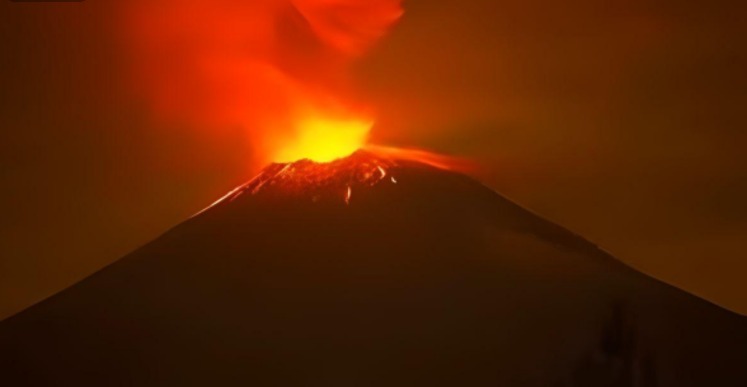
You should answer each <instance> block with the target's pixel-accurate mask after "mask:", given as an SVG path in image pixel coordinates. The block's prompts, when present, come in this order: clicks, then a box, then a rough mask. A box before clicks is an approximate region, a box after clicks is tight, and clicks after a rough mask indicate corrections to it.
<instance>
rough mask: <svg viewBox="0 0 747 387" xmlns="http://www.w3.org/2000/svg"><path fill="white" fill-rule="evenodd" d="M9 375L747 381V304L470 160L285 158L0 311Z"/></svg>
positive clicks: (96, 379)
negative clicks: (546, 214)
mask: <svg viewBox="0 0 747 387" xmlns="http://www.w3.org/2000/svg"><path fill="white" fill-rule="evenodd" d="M0 385H3V386H5V385H7V386H208V385H210V386H232V385H242V386H325V387H331V386H345V387H350V386H361V387H365V386H371V387H374V386H375V387H382V386H408V387H412V386H672V387H674V386H677V387H683V386H734V387H738V386H739V387H744V386H747V319H745V318H744V317H742V316H739V315H736V314H734V313H731V312H729V311H726V310H724V309H721V308H719V307H717V306H714V305H712V304H710V303H708V302H706V301H703V300H701V299H698V298H696V297H694V296H692V295H689V294H687V293H685V292H682V291H680V290H678V289H675V288H673V287H671V286H668V285H666V284H663V283H661V282H659V281H657V280H655V279H652V278H649V277H647V276H645V275H643V274H641V273H639V272H636V271H634V270H632V269H630V268H628V267H627V266H625V265H624V264H622V263H621V262H619V261H618V260H616V259H614V258H613V257H611V256H609V255H608V254H606V253H605V252H604V251H602V250H600V249H599V248H597V247H596V246H594V245H593V244H591V243H589V242H587V241H585V240H584V239H582V238H580V237H579V236H577V235H574V234H573V233H571V232H568V231H567V230H565V229H563V228H561V227H559V226H557V225H554V224H552V223H549V222H547V221H545V220H543V219H541V218H539V217H537V216H535V215H533V214H532V213H530V212H528V211H526V210H524V209H522V208H520V207H519V206H517V205H515V204H513V203H512V202H510V201H508V200H506V199H504V198H503V197H501V196H500V195H498V194H496V193H495V192H493V191H491V190H490V189H488V188H486V187H484V186H483V185H481V184H480V183H478V182H476V181H475V180H472V179H470V178H469V177H467V176H465V175H462V174H459V173H454V172H449V171H445V170H441V169H438V168H434V167H431V166H428V165H425V164H420V163H417V162H412V161H403V160H396V159H393V158H389V157H380V156H377V155H374V154H371V153H366V152H359V153H356V154H354V155H352V156H350V157H348V158H345V159H341V160H338V161H335V162H333V163H328V164H316V163H312V162H310V161H299V162H296V163H291V164H276V165H271V166H269V167H268V168H267V169H265V170H264V171H263V172H262V173H261V174H260V175H259V176H257V177H256V178H255V179H253V180H252V181H251V182H249V183H247V184H246V185H243V186H241V187H239V188H237V189H236V190H234V191H232V192H231V193H229V194H228V195H226V196H225V197H224V198H222V199H221V200H219V201H218V202H216V203H215V204H214V205H212V206H211V207H209V208H207V209H206V210H204V211H203V212H201V213H199V214H198V215H196V216H194V217H193V218H191V219H189V220H188V221H186V222H184V223H183V224H181V225H179V226H177V227H175V228H173V229H172V230H170V231H168V232H167V233H165V234H164V235H162V236H161V237H159V238H158V239H156V240H155V241H153V242H151V243H149V244H147V245H145V246H144V247H142V248H140V249H139V250H137V251H135V252H133V253H132V254H130V255H128V256H126V257H124V258H122V259H120V260H119V261H117V262H115V263H114V264H112V265H110V266H108V267H106V268H105V269H103V270H101V271H99V272H97V273H95V274H93V275H91V276H90V277H88V278H87V279H85V280H83V281H81V282H79V283H78V284H76V285H74V286H72V287H71V288H69V289H67V290H64V291H62V292H60V293H59V294H57V295H55V296H53V297H51V298H49V299H47V300H46V301H43V302H41V303H39V304H37V305H35V306H33V307H31V308H29V309H28V310H26V311H24V312H22V313H20V314H18V315H16V316H14V317H11V318H9V319H7V320H5V321H3V322H2V323H0Z"/></svg>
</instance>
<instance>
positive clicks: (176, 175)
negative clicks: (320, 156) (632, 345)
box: [0, 0, 747, 317]
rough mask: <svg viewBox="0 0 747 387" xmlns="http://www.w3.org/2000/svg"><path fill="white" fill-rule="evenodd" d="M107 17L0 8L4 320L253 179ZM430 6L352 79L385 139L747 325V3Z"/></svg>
mask: <svg viewBox="0 0 747 387" xmlns="http://www.w3.org/2000/svg"><path fill="white" fill-rule="evenodd" d="M114 3H115V2H112V1H108V2H107V1H94V0H88V1H86V2H83V3H68V4H65V3H58V4H54V3H27V4H19V3H10V2H1V3H0V128H1V129H0V149H1V151H0V165H2V168H1V169H0V188H2V189H1V190H0V210H2V214H3V216H2V217H1V218H0V317H3V316H7V315H9V314H12V313H14V312H16V311H18V310H20V309H22V308H24V307H26V306H28V305H30V304H31V303H33V302H35V301H38V300H39V299H41V298H44V297H46V296H48V295H51V294H52V293H54V292H56V291H59V290H60V289H62V288H64V287H66V286H68V285H70V284H72V283H73V282H75V281H77V280H79V279H81V278H82V277H84V276H86V275H88V274H90V273H92V272H93V271H95V270H97V269H98V268H100V267H102V266H103V265H105V264H107V263H109V262H112V261H113V260H115V259H117V258H118V257H120V256H122V255H124V254H126V253H127V252H129V251H131V250H132V249H134V248H136V247H138V246H140V245H142V244H143V243H145V242H147V241H149V240H151V239H153V238H154V237H156V236H158V235H159V234H160V233H161V232H163V231H165V230H166V229H168V228H169V227H171V226H173V225H175V224H177V223H178V222H180V221H181V220H183V219H185V218H186V217H188V216H189V215H190V214H192V213H194V212H196V211H198V210H199V209H201V208H202V207H203V206H205V205H207V204H209V203H210V202H212V201H213V200H214V199H216V198H217V197H219V196H221V195H222V194H223V193H225V192H226V191H228V190H229V189H231V188H233V187H234V186H235V185H238V184H239V183H241V182H243V181H245V180H248V179H249V178H250V177H251V174H252V173H253V172H254V171H256V169H257V168H259V167H260V166H257V165H251V163H250V161H251V160H253V157H252V155H251V154H249V152H251V151H250V149H251V146H250V144H247V142H248V141H247V137H246V135H245V133H244V132H243V131H242V129H241V128H229V129H226V128H222V129H221V130H220V131H214V130H210V128H205V127H199V125H193V124H190V123H189V122H175V121H164V120H160V119H157V117H155V116H154V115H153V114H152V112H151V111H150V108H149V105H148V103H147V101H146V100H145V99H144V98H142V97H140V96H139V95H137V94H135V93H133V92H132V90H131V89H132V88H131V87H129V86H131V85H128V84H127V80H128V79H129V76H128V64H129V63H130V61H131V59H132V58H130V57H128V53H127V50H125V49H124V48H123V47H122V45H121V43H120V40H119V39H118V30H117V27H116V26H117V20H118V17H117V16H118V15H117V12H116V8H115V7H113V6H112V5H111V4H114ZM688 3H695V2H681V1H668V0H667V1H652V0H646V1H644V0H625V1H623V0H619V1H618V0H613V1H591V0H566V1H532V0H529V1H527V0H523V1H513V0H512V1H496V0H479V1H468V0H459V1H457V0H448V1H447V0H419V1H405V10H406V13H405V15H404V17H403V19H402V20H401V22H400V23H399V24H398V25H397V26H396V27H395V28H394V30H393V31H392V33H391V34H390V35H389V36H388V37H387V38H386V39H385V40H384V41H383V42H382V43H381V44H380V45H379V46H378V47H377V48H376V49H375V50H374V51H373V52H372V53H371V54H370V56H369V57H367V58H366V59H365V60H364V61H363V62H362V63H361V64H360V65H359V66H358V67H357V68H356V69H355V71H356V75H357V76H356V79H357V81H358V83H359V85H358V87H359V90H360V95H362V96H365V97H366V98H367V99H368V100H369V101H370V102H371V103H372V105H373V106H376V107H377V110H378V112H377V117H378V121H377V126H376V128H375V130H374V133H373V135H374V138H375V139H376V140H377V141H379V142H382V143H385V144H398V145H408V146H418V147H425V148H431V149H435V150H438V151H441V152H445V153H450V154H455V155H461V156H464V157H468V158H471V159H474V160H476V161H477V162H478V165H479V166H480V167H479V169H478V170H475V171H473V172H472V174H473V175H474V176H475V177H477V178H479V179H480V180H482V181H484V182H485V183H486V184H488V185H489V186H491V187H493V188H495V189H497V190H498V191H500V192H501V193H503V194H505V195H506V196H508V197H509V198H511V199H513V200H516V201H517V202H519V203H521V204H522V205H524V206H526V207H527V208H529V209H531V210H533V211H535V212H537V213H539V214H541V215H543V216H545V217H547V218H549V219H551V220H553V221H556V222H558V223H560V224H562V225H564V226H566V227H568V228H569V229H571V230H573V231H576V232H578V233H580V234H582V235H584V236H586V237H587V238H588V239H590V240H592V241H594V242H596V243H597V244H599V245H600V246H602V247H603V248H604V249H606V250H608V251H609V252H611V253H612V254H614V255H615V256H617V257H619V258H620V259H622V260H624V261H625V262H628V263H629V264H631V265H633V266H635V267H637V268H639V269H640V270H642V271H644V272H646V273H648V274H651V275H653V276H655V277H657V278H660V279H662V280H664V281H666V282H669V283H672V284H674V285H676V286H678V287H681V288H683V289H686V290H688V291H690V292H692V293H695V294H697V295H700V296H702V297H705V298H707V299H709V300H712V301H714V302H716V303H718V304H720V305H723V306H726V307H729V308H731V309H733V310H736V311H738V312H741V313H747V281H745V277H747V202H746V201H745V199H744V198H745V197H747V152H745V146H746V145H747V118H745V115H744V112H745V106H747V73H746V72H745V70H744V69H747V39H745V38H744V37H745V36H747V25H745V23H744V20H745V17H747V9H746V7H747V6H745V5H742V4H743V2H736V1H734V2H729V1H723V0H715V1H710V2H699V3H700V4H688Z"/></svg>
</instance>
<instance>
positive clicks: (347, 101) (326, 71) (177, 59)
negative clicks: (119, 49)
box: [123, 0, 403, 161]
mask: <svg viewBox="0 0 747 387" xmlns="http://www.w3.org/2000/svg"><path fill="white" fill-rule="evenodd" d="M400 3H401V1H400V0H251V1H246V0H244V1H242V0H193V1H177V0H158V1H152V0H128V2H127V5H123V7H125V8H126V10H125V11H126V12H124V15H126V17H125V20H124V25H125V32H126V34H125V37H126V39H127V43H128V47H129V49H130V54H131V58H132V63H131V65H132V68H133V70H134V71H133V74H134V76H135V79H134V82H133V83H134V84H135V85H137V87H138V91H139V92H141V93H142V94H143V95H145V96H146V97H147V99H148V101H149V102H150V103H151V104H152V107H153V110H154V111H155V112H156V113H157V114H158V115H160V116H162V117H165V118H169V119H178V120H186V121H189V122H193V123H195V124H197V125H199V126H202V127H206V128H211V129H218V128H221V127H229V126H236V125H239V126H241V127H242V128H243V129H244V130H245V131H246V133H247V138H248V140H249V141H250V142H251V144H252V147H253V149H254V153H255V157H257V158H259V159H260V160H262V161H289V160H282V159H291V158H301V157H309V156H312V157H314V156H318V158H320V159H324V158H330V156H334V155H335V152H339V151H341V150H338V149H332V148H334V147H335V146H336V145H335V144H336V143H340V144H342V145H344V146H348V147H353V146H355V147H357V146H359V145H362V143H364V142H365V138H366V136H367V132H368V130H369V129H370V125H371V123H372V118H373V117H371V115H370V114H371V113H370V110H369V109H368V107H367V106H366V105H365V104H364V103H361V101H362V98H360V96H358V95H356V93H355V90H354V87H352V82H351V79H350V72H349V71H348V70H349V68H350V66H351V64H352V63H353V62H354V61H355V60H356V59H358V58H359V57H361V56H362V55H364V54H365V53H366V52H367V51H368V50H369V49H370V48H371V47H372V45H374V44H375V43H376V42H377V41H378V40H379V39H380V38H381V37H382V36H384V35H385V34H386V32H387V31H388V29H389V27H390V26H391V25H392V24H393V23H394V22H396V21H397V19H398V18H399V17H400V16H401V15H402V12H403V11H402V8H401V4H400ZM343 143H344V144H343ZM354 143H356V144H354ZM325 147H326V148H325ZM330 147H332V148H330ZM309 152H312V154H311V155H309V154H308V153H309ZM313 152H317V153H313Z"/></svg>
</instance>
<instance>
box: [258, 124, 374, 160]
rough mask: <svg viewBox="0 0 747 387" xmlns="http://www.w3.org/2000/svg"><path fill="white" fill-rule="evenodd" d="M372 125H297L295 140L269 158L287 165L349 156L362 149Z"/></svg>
mask: <svg viewBox="0 0 747 387" xmlns="http://www.w3.org/2000/svg"><path fill="white" fill-rule="evenodd" d="M372 125H373V122H371V121H367V120H357V119H346V120H334V119H324V118H311V119H307V120H303V121H301V122H300V123H299V124H298V130H297V131H296V136H295V138H293V139H291V140H289V143H288V144H287V145H286V146H285V147H283V148H281V149H280V150H279V151H278V153H277V154H276V155H275V157H274V158H273V159H274V161H275V162H279V163H287V162H293V161H296V160H301V159H309V160H312V161H316V162H321V163H324V162H329V161H333V160H336V159H339V158H343V157H346V156H349V155H351V154H353V152H355V151H357V150H358V149H360V148H362V147H363V146H364V145H365V143H366V140H367V138H368V132H369V131H370V130H371V126H372Z"/></svg>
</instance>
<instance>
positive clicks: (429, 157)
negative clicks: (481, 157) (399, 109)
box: [363, 145, 475, 184]
mask: <svg viewBox="0 0 747 387" xmlns="http://www.w3.org/2000/svg"><path fill="white" fill-rule="evenodd" d="M363 149H365V150H366V151H369V152H371V153H373V154H376V155H378V156H379V157H384V158H389V159H393V160H405V161H416V162H419V163H423V164H427V165H430V166H432V167H436V168H440V169H448V170H458V171H463V172H467V171H470V170H472V169H475V165H474V164H473V163H471V162H469V161H468V160H465V159H461V158H458V157H452V156H446V155H441V154H437V153H433V152H429V151H426V150H422V149H414V148H396V147H390V146H382V145H366V146H365V147H364V148H363ZM384 176H386V175H385V174H382V178H383V177H384ZM392 182H393V183H395V184H396V183H397V181H396V180H394V179H393V180H392Z"/></svg>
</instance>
